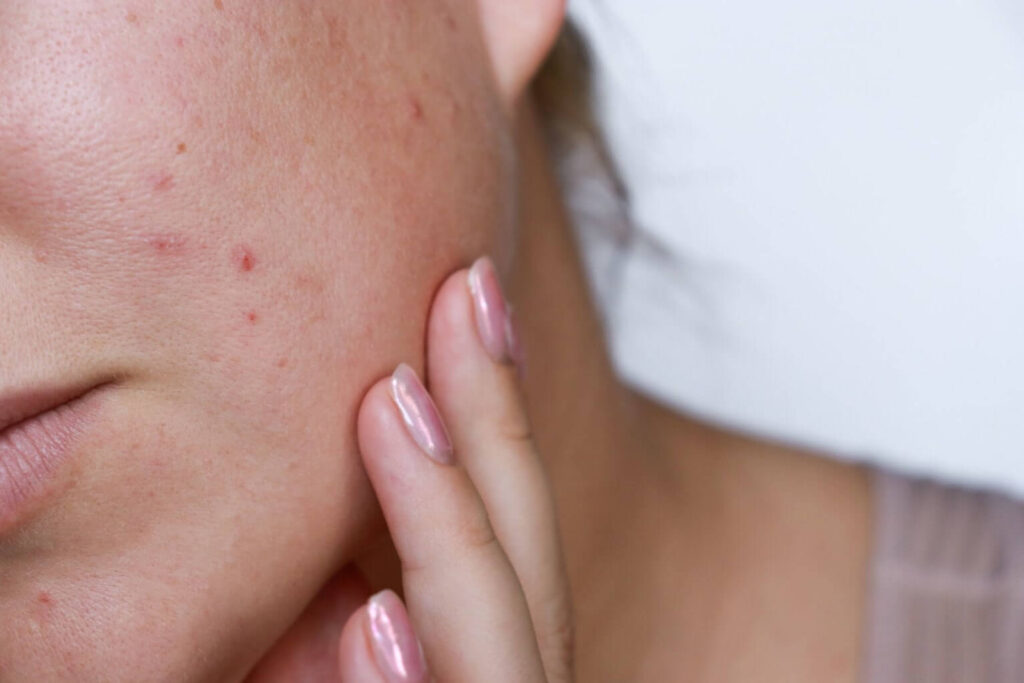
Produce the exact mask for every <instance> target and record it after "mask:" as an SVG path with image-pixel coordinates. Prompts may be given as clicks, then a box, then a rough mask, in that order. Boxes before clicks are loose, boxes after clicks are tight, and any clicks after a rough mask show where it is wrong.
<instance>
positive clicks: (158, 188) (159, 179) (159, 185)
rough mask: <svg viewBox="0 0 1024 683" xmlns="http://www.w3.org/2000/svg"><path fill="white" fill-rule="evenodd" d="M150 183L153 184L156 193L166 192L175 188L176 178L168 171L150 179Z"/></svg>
mask: <svg viewBox="0 0 1024 683" xmlns="http://www.w3.org/2000/svg"><path fill="white" fill-rule="evenodd" d="M150 182H152V184H153V191H154V192H166V191H167V190H169V189H171V188H172V187H174V176H172V175H171V174H170V173H168V172H167V171H163V172H161V173H159V174H158V175H155V176H153V177H152V178H150Z"/></svg>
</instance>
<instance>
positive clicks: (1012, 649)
mask: <svg viewBox="0 0 1024 683" xmlns="http://www.w3.org/2000/svg"><path fill="white" fill-rule="evenodd" d="M875 497H876V508H875V509H876V521H875V552H874V564H873V567H872V569H871V576H870V580H871V583H872V586H871V591H870V595H871V598H870V604H869V611H868V631H867V638H866V652H865V663H864V681H865V682H866V683H953V682H956V683H960V682H963V683H1024V503H1021V502H1018V501H1014V500H1012V499H1010V498H1007V497H1005V496H1002V495H998V494H995V493H988V492H982V491H971V490H967V489H958V488H953V487H949V486H943V485H940V484H936V483H932V482H928V481H922V480H914V479H908V478H905V477H901V476H898V475H894V474H891V473H885V472H879V473H878V474H877V475H876V478H875Z"/></svg>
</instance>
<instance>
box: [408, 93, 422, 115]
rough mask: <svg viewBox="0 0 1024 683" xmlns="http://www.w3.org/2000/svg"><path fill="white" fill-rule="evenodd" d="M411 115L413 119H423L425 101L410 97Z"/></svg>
mask: <svg viewBox="0 0 1024 683" xmlns="http://www.w3.org/2000/svg"><path fill="white" fill-rule="evenodd" d="M409 116H410V117H411V118H412V120H413V121H422V120H423V118H424V114H423V103H422V102H420V100H419V98H417V97H410V98H409Z"/></svg>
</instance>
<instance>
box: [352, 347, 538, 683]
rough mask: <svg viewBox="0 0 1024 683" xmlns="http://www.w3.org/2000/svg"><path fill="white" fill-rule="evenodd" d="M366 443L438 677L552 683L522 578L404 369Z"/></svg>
mask: <svg viewBox="0 0 1024 683" xmlns="http://www.w3.org/2000/svg"><path fill="white" fill-rule="evenodd" d="M403 416H404V417H403ZM407 424H408V425H410V426H411V428H407V426H406V425H407ZM358 434H359V444H360V450H361V452H362V456H363V461H364V464H365V466H366V471H367V473H368V475H369V477H370V481H371V483H372V484H373V487H374V489H375V491H376V492H377V496H378V499H379V500H380V504H381V508H382V509H383V511H384V516H385V519H386V520H387V524H388V528H389V530H390V532H391V536H392V539H393V540H394V544H395V549H396V551H397V552H398V556H399V558H400V559H401V562H402V571H403V583H404V586H405V598H406V603H407V605H408V609H409V614H410V617H411V618H412V621H413V624H414V625H415V627H416V632H417V634H418V635H419V637H420V640H421V642H422V645H423V649H424V651H425V653H426V656H427V660H428V662H429V663H430V668H431V670H432V672H433V673H434V674H435V675H436V676H437V677H438V679H439V680H445V681H494V682H496V683H501V682H502V681H508V682H510V683H511V682H515V683H520V682H522V681H543V680H545V678H544V670H543V666H542V665H541V661H540V652H539V650H538V646H537V641H536V637H535V635H534V633H533V628H532V625H531V621H530V613H529V609H528V607H527V603H526V599H525V597H524V595H523V591H522V588H521V587H520V585H519V581H518V579H517V577H516V573H515V571H514V570H513V569H512V566H511V564H510V563H509V561H508V558H507V557H506V556H505V553H504V551H503V549H502V548H501V545H500V544H499V543H498V541H497V538H496V537H495V535H494V530H493V529H492V528H491V524H490V520H489V519H488V517H487V512H486V509H485V508H484V505H483V503H482V502H481V500H480V496H479V494H478V493H477V491H476V489H475V488H474V486H473V484H472V482H471V480H470V478H469V477H468V475H467V474H466V472H465V470H463V469H462V468H461V467H460V466H458V465H457V464H456V462H455V459H454V458H455V454H454V453H453V452H452V447H451V441H450V439H449V438H448V436H447V430H446V429H445V428H444V426H443V422H442V421H441V417H440V415H439V414H438V412H437V409H436V407H435V406H434V404H433V401H432V400H431V398H430V396H429V394H428V393H427V392H426V389H425V388H424V387H423V385H422V383H421V382H420V380H419V379H418V377H417V376H416V374H415V372H413V371H412V370H411V369H410V368H408V367H406V366H402V367H400V368H399V369H398V370H396V372H395V374H394V376H393V377H392V378H391V379H389V380H384V381H382V382H379V383H378V384H376V385H375V386H374V387H373V388H372V389H371V390H370V392H369V393H368V394H367V396H366V398H365V399H364V401H363V405H362V408H361V409H360V413H359V423H358ZM413 434H416V435H417V437H416V438H417V441H418V443H417V441H414V440H413V436H412V435H413Z"/></svg>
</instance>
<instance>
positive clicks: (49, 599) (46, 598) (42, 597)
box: [36, 591, 53, 607]
mask: <svg viewBox="0 0 1024 683" xmlns="http://www.w3.org/2000/svg"><path fill="white" fill-rule="evenodd" d="M36 600H38V601H39V604H40V605H46V606H48V607H49V606H52V605H53V596H52V595H50V594H49V593H47V592H46V591H43V592H41V593H40V594H39V595H38V596H36Z"/></svg>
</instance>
